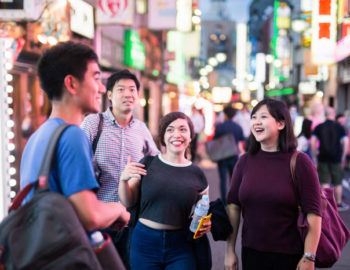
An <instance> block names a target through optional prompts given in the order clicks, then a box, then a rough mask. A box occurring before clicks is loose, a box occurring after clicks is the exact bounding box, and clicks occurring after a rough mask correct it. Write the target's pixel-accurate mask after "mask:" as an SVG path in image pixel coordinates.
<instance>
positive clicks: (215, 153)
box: [205, 133, 239, 162]
mask: <svg viewBox="0 0 350 270" xmlns="http://www.w3.org/2000/svg"><path fill="white" fill-rule="evenodd" d="M205 147H206V150H207V153H208V155H209V158H210V159H211V160H212V161H214V162H217V161H219V160H223V159H226V158H229V157H233V156H237V155H238V154H239V153H238V149H237V144H236V140H235V138H234V136H233V134H232V133H228V134H225V135H223V136H221V137H219V138H216V139H212V140H211V141H208V142H206V144H205Z"/></svg>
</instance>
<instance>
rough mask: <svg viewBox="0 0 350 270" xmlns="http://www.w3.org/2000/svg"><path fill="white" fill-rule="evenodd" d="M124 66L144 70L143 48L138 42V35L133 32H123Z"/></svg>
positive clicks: (139, 41)
mask: <svg viewBox="0 0 350 270" xmlns="http://www.w3.org/2000/svg"><path fill="white" fill-rule="evenodd" d="M124 39H125V47H124V64H125V65H126V66H128V67H132V68H135V69H139V70H144V69H145V58H146V56H145V46H144V45H143V43H142V42H141V40H140V35H139V33H138V32H136V31H134V30H125V32H124Z"/></svg>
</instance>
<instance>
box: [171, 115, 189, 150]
mask: <svg viewBox="0 0 350 270" xmlns="http://www.w3.org/2000/svg"><path fill="white" fill-rule="evenodd" d="M190 142H191V131H190V128H189V126H188V123H187V120H186V119H181V118H178V119H176V120H175V121H173V122H171V123H170V124H169V125H168V126H167V128H166V129H165V133H164V143H165V147H166V152H172V153H174V154H183V155H184V154H185V151H186V148H187V147H188V145H189V144H190Z"/></svg>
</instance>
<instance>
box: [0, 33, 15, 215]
mask: <svg viewBox="0 0 350 270" xmlns="http://www.w3.org/2000/svg"><path fill="white" fill-rule="evenodd" d="M10 47H11V40H10V39H8V38H3V37H0V125H1V129H0V136H1V140H0V177H1V179H2V181H1V183H0V220H2V219H3V218H4V217H5V216H6V214H7V209H8V207H9V205H10V202H11V199H10V197H11V193H10V183H11V181H13V180H12V179H10V177H11V175H13V174H14V173H16V172H15V171H14V170H15V169H14V168H11V167H10V162H11V161H12V162H13V161H14V159H15V157H14V156H10V150H11V149H12V150H13V149H14V144H13V143H12V142H10V140H11V139H13V136H14V134H13V132H12V131H11V128H12V127H13V125H14V122H13V121H12V120H11V119H10V117H9V114H10V112H11V111H10V110H9V109H10V108H9V105H8V104H9V103H12V101H11V99H12V98H11V97H9V95H8V93H9V92H11V91H12V90H11V89H12V88H11V87H12V86H10V85H8V83H7V81H8V77H9V76H11V75H10V74H8V70H9V69H11V67H12V55H11V48H10ZM14 185H16V182H15V183H14ZM12 195H13V196H12V197H14V195H15V194H12Z"/></svg>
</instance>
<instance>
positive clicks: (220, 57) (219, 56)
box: [215, 52, 227, 63]
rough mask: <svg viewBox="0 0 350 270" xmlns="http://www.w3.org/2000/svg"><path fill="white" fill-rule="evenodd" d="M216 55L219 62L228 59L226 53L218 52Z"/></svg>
mask: <svg viewBox="0 0 350 270" xmlns="http://www.w3.org/2000/svg"><path fill="white" fill-rule="evenodd" d="M215 57H216V59H217V60H218V62H219V63H223V62H225V61H226V59H227V55H226V53H223V52H218V53H216V55H215Z"/></svg>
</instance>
